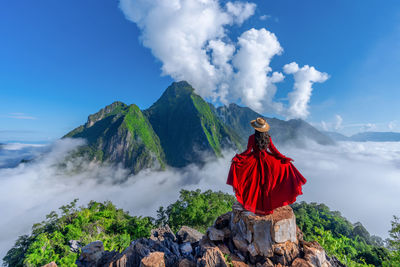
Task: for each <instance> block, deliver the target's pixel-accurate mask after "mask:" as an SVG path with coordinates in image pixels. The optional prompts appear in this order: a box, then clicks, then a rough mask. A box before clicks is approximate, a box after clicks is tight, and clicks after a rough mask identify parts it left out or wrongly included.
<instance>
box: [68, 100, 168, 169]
mask: <svg viewBox="0 0 400 267" xmlns="http://www.w3.org/2000/svg"><path fill="white" fill-rule="evenodd" d="M65 137H72V138H84V139H86V141H87V145H85V146H83V147H80V148H79V150H78V151H77V152H76V155H84V156H87V157H88V158H89V160H93V161H100V162H111V163H122V164H123V166H124V167H126V168H128V169H130V170H131V171H132V172H133V173H137V172H138V171H140V170H141V169H143V168H155V169H163V168H164V166H165V156H164V153H163V150H162V148H161V145H160V140H159V138H158V136H157V135H156V134H155V132H154V130H153V128H152V126H151V125H150V123H149V121H148V120H147V118H146V117H145V116H144V115H143V113H142V112H141V111H140V109H139V108H138V106H136V105H130V106H127V105H125V104H124V103H121V102H114V103H113V104H111V105H109V106H106V107H105V108H103V109H101V110H100V111H99V112H97V113H95V114H92V115H90V116H89V117H88V120H87V122H86V124H84V125H82V126H79V127H78V128H76V129H74V130H73V131H71V132H70V133H68V134H66V135H65V136H64V138H65Z"/></svg>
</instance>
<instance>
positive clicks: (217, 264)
mask: <svg viewBox="0 0 400 267" xmlns="http://www.w3.org/2000/svg"><path fill="white" fill-rule="evenodd" d="M204 250H205V251H204V253H203V256H202V257H201V258H199V259H198V260H197V267H211V266H212V267H228V264H227V263H226V261H225V257H224V254H222V252H221V250H220V249H219V248H218V247H216V246H207V247H205V248H204Z"/></svg>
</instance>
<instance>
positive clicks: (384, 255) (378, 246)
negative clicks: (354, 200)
mask: <svg viewBox="0 0 400 267" xmlns="http://www.w3.org/2000/svg"><path fill="white" fill-rule="evenodd" d="M292 208H293V211H294V212H295V215H296V222H297V225H298V226H299V228H300V229H301V230H302V232H303V234H304V239H305V240H307V241H311V240H316V241H318V243H320V244H321V246H322V247H323V248H324V249H325V250H326V251H327V253H328V254H330V255H334V256H336V257H337V258H338V259H339V260H341V261H342V262H344V263H345V264H346V265H348V266H368V264H369V265H373V266H382V262H384V261H388V260H389V259H390V252H389V250H388V249H386V248H384V247H383V246H382V240H381V239H380V238H379V237H376V236H372V237H371V236H370V234H369V233H368V231H367V230H366V229H365V228H364V226H363V225H362V224H361V223H359V222H357V223H355V224H354V225H353V224H352V223H350V222H349V221H348V220H346V219H345V218H344V217H342V216H341V214H340V212H337V211H331V210H330V209H329V208H328V207H327V206H326V205H324V204H317V203H305V202H301V203H294V204H292Z"/></svg>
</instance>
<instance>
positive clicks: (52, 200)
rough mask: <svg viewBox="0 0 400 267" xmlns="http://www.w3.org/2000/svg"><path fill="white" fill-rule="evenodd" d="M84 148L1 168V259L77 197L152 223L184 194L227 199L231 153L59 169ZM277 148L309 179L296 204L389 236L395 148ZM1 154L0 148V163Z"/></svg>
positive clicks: (398, 147)
mask: <svg viewBox="0 0 400 267" xmlns="http://www.w3.org/2000/svg"><path fill="white" fill-rule="evenodd" d="M83 142H84V141H83V140H78V139H63V140H59V141H57V142H55V143H54V144H52V145H50V146H49V147H47V148H46V149H43V148H41V149H43V151H45V150H46V151H48V152H46V153H43V151H42V150H40V151H41V153H39V152H38V150H35V149H32V151H33V152H32V153H36V154H35V155H36V156H37V159H36V160H34V161H32V162H29V163H23V164H19V165H18V166H16V167H10V168H0V207H1V216H0V259H1V258H2V257H3V256H4V255H5V253H6V252H7V250H8V249H10V248H11V246H12V245H13V243H14V242H15V240H16V239H17V237H18V236H20V235H22V234H28V233H29V232H30V229H31V226H32V224H33V223H36V222H40V221H42V220H44V218H45V215H46V214H48V213H50V212H51V211H53V210H57V209H58V208H59V207H60V206H61V205H64V204H67V203H69V202H70V201H72V200H73V199H75V198H79V203H80V204H82V205H85V204H86V203H87V202H89V201H90V200H96V201H105V200H111V201H112V202H113V203H114V204H116V206H117V207H119V208H123V209H124V210H127V211H129V212H130V214H131V215H145V216H146V215H150V216H155V215H156V210H157V209H158V207H159V206H161V205H163V206H166V205H168V204H169V203H171V202H173V201H175V200H176V199H177V198H178V196H179V190H180V189H182V188H184V189H189V190H192V189H197V188H200V189H202V190H206V189H211V190H214V191H218V190H221V191H224V192H229V193H231V192H232V189H231V187H230V186H228V185H226V184H225V182H226V177H227V174H228V170H229V166H230V159H231V158H232V157H233V156H234V154H235V152H234V151H224V153H223V154H224V158H220V159H218V160H210V161H209V163H207V164H206V165H204V166H203V167H198V166H195V165H191V166H187V167H186V168H183V169H179V170H177V169H169V170H167V171H163V172H156V171H149V170H145V171H142V172H140V173H139V174H137V175H134V176H133V175H131V176H129V177H128V179H126V177H127V175H128V172H127V170H125V169H123V168H122V167H120V166H99V165H98V164H95V163H89V162H87V161H84V160H83V159H75V160H74V161H69V162H68V164H67V165H66V166H65V168H63V169H62V170H60V168H59V164H60V163H61V162H63V159H64V157H65V156H66V155H67V153H68V152H70V151H72V150H73V149H75V148H76V147H77V146H79V145H81V144H83ZM278 149H280V151H281V152H282V153H283V154H286V155H287V156H290V157H291V158H293V159H294V160H295V162H294V165H295V166H296V167H297V168H298V169H299V171H300V172H301V173H302V174H303V175H304V177H306V178H307V180H308V182H307V184H306V185H305V186H304V188H303V193H304V195H302V196H300V197H299V198H298V201H302V200H304V201H307V202H311V201H313V202H318V203H325V204H326V205H327V206H329V207H330V208H331V209H333V210H338V211H340V212H341V213H342V215H343V216H345V217H346V218H348V219H349V220H350V221H351V222H353V223H354V222H357V221H360V222H361V223H362V224H363V225H364V226H365V227H366V228H367V230H368V231H369V232H370V233H371V234H375V235H379V236H381V237H383V238H385V237H387V232H388V230H389V229H390V220H391V219H392V215H395V214H397V215H400V205H399V204H398V203H400V196H399V194H398V192H400V143H396V142H393V143H389V142H387V143H374V142H366V143H358V142H341V143H338V144H337V145H336V146H321V145H317V144H315V143H313V142H311V141H310V142H307V143H306V145H305V146H304V147H302V148H299V147H288V146H286V147H278ZM16 150H18V149H15V151H16ZM15 151H14V152H15ZM20 151H21V153H25V151H26V149H25V150H23V149H21V150H20ZM14 152H13V153H14ZM6 154H7V153H5V152H4V148H3V150H2V153H0V156H4V155H6ZM38 155H40V156H38ZM13 156H15V153H14V154H13ZM3 160H4V162H6V158H4V157H3ZM77 165H79V166H80V171H79V172H77V171H76V166H77ZM121 181H124V182H122V183H120V182H121Z"/></svg>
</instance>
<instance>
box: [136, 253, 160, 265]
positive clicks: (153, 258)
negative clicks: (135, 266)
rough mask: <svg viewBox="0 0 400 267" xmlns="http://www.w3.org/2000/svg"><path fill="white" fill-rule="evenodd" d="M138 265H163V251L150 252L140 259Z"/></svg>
mask: <svg viewBox="0 0 400 267" xmlns="http://www.w3.org/2000/svg"><path fill="white" fill-rule="evenodd" d="M140 267H165V261H164V253H162V252H152V253H150V254H149V255H148V256H146V257H144V258H143V259H142V260H141V261H140Z"/></svg>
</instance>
